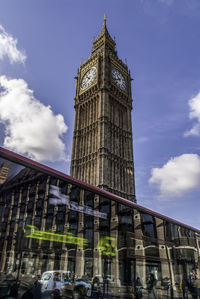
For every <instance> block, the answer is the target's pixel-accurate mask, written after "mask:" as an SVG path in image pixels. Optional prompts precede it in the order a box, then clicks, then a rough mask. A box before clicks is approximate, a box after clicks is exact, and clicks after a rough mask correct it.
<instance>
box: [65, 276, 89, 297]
mask: <svg viewBox="0 0 200 299" xmlns="http://www.w3.org/2000/svg"><path fill="white" fill-rule="evenodd" d="M60 295H61V296H63V297H64V298H74V296H81V298H85V297H90V296H91V295H92V286H91V284H90V283H89V282H88V279H86V278H85V277H82V278H77V279H76V280H75V281H74V282H73V280H72V281H71V282H70V283H69V284H65V285H63V286H62V287H61V289H60ZM75 298H76V297H75Z"/></svg>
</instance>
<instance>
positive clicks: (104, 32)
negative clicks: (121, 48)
mask: <svg viewBox="0 0 200 299" xmlns="http://www.w3.org/2000/svg"><path fill="white" fill-rule="evenodd" d="M102 42H103V43H109V44H110V49H113V50H114V51H115V46H116V43H115V41H114V40H113V39H112V37H111V36H110V34H109V32H108V29H107V26H106V14H105V13H104V17H103V26H102V28H101V32H100V34H99V35H98V36H97V38H96V39H95V40H94V41H93V50H92V52H94V51H95V49H96V48H98V47H99V45H100V44H101V43H102Z"/></svg>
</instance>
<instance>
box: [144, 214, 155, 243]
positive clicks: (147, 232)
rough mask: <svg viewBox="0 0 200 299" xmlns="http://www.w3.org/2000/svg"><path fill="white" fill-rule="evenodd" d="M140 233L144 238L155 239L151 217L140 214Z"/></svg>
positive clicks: (153, 222) (153, 220)
mask: <svg viewBox="0 0 200 299" xmlns="http://www.w3.org/2000/svg"><path fill="white" fill-rule="evenodd" d="M141 216H142V217H141V218H142V231H143V234H144V236H147V237H151V238H156V227H155V219H154V217H153V216H152V215H149V214H145V213H141Z"/></svg>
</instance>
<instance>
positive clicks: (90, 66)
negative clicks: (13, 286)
mask: <svg viewBox="0 0 200 299" xmlns="http://www.w3.org/2000/svg"><path fill="white" fill-rule="evenodd" d="M115 47H116V43H115V41H114V40H113V39H112V38H111V36H110V34H109V32H108V30H107V27H106V18H105V16H104V23H103V27H102V30H101V32H100V34H99V36H98V37H97V38H96V40H94V42H93V49H92V51H91V56H90V57H89V58H88V59H87V60H86V61H85V62H84V63H83V64H81V66H80V69H79V70H78V74H77V77H76V79H77V83H76V95H75V106H74V107H75V122H74V133H73V146H72V156H71V170H70V172H71V175H72V176H73V177H75V178H77V179H80V180H82V181H85V182H87V183H89V184H92V185H95V186H98V187H99V188H102V189H104V190H107V191H110V192H112V193H115V194H117V195H119V196H122V197H124V198H127V199H129V200H132V201H135V184H134V164H133V140H132V121H131V110H132V96H131V77H130V72H129V70H128V67H127V65H126V64H124V63H123V62H122V60H120V59H119V58H118V56H117V52H116V49H115Z"/></svg>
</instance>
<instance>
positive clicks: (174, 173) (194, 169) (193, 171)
mask: <svg viewBox="0 0 200 299" xmlns="http://www.w3.org/2000/svg"><path fill="white" fill-rule="evenodd" d="M149 183H150V184H157V185H158V187H159V189H160V192H161V195H164V196H165V195H168V196H173V195H182V194H183V193H184V192H186V191H189V190H191V189H194V188H197V187H198V186H199V185H200V157H199V156H198V155H196V154H183V155H181V156H178V157H174V158H171V159H170V160H169V161H168V162H167V163H166V164H165V165H163V167H161V168H153V169H152V171H151V178H150V179H149Z"/></svg>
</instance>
